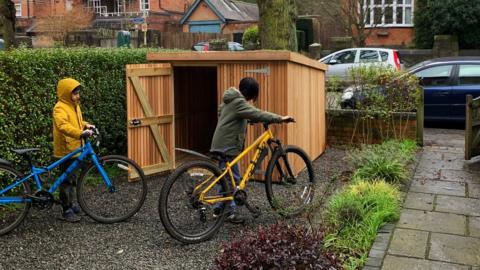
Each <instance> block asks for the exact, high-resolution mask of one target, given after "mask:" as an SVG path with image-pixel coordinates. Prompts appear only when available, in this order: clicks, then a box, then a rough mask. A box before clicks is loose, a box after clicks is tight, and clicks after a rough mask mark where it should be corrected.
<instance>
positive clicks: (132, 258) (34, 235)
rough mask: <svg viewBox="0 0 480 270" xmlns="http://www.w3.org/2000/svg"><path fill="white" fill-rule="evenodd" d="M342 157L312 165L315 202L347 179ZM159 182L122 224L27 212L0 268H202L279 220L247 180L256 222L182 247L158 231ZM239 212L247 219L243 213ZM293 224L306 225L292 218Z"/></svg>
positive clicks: (1, 247)
mask: <svg viewBox="0 0 480 270" xmlns="http://www.w3.org/2000/svg"><path fill="white" fill-rule="evenodd" d="M344 156H345V151H343V150H341V149H336V148H329V149H328V150H327V151H326V153H325V154H324V155H322V156H321V157H320V158H318V159H317V160H316V161H315V162H314V170H315V173H316V176H317V182H318V183H319V184H318V186H317V187H316V194H315V199H316V200H320V199H321V198H322V196H324V194H330V193H331V192H332V191H334V190H336V189H337V188H338V187H339V186H341V185H343V184H344V181H345V180H346V179H347V178H348V177H347V175H348V173H349V167H348V166H346V164H345V162H344V161H343V157H344ZM332 179H335V180H336V181H330V180H332ZM163 181H164V177H157V178H155V179H152V180H150V181H149V182H148V188H149V193H148V195H147V200H146V202H145V204H144V206H143V207H142V209H141V210H140V212H139V213H138V214H137V215H135V216H134V217H132V218H131V219H130V220H128V221H126V222H123V223H118V224H110V225H105V224H99V223H96V222H94V221H93V220H91V219H90V218H88V217H83V219H82V221H81V222H79V223H76V224H70V223H65V222H63V221H61V220H59V219H58V218H59V217H60V212H61V209H60V207H59V206H54V207H53V208H52V209H50V210H48V211H43V212H41V211H38V210H35V209H33V208H32V210H31V211H30V214H29V216H28V217H27V218H26V219H25V221H24V222H23V223H22V224H21V225H20V226H19V227H18V228H17V229H16V230H15V231H13V232H12V233H10V234H8V235H5V236H3V237H1V238H0V269H208V268H209V267H210V266H211V265H212V263H213V259H214V257H215V255H216V252H217V251H218V250H219V248H220V245H221V243H222V242H223V241H226V240H228V238H229V235H231V234H235V233H239V232H240V231H241V230H248V229H253V228H256V227H257V226H258V225H260V224H262V225H268V224H271V223H273V222H275V221H277V220H279V219H281V217H280V216H279V215H277V214H275V213H273V212H272V211H271V210H270V207H269V205H268V202H267V199H266V196H265V188H264V185H263V184H262V183H256V182H251V183H250V185H249V188H248V190H247V193H248V195H249V198H250V203H251V204H253V205H256V206H259V207H260V208H261V210H262V215H261V216H260V217H259V218H257V219H253V218H250V219H248V221H247V222H246V223H245V224H243V225H234V224H229V223H225V225H224V226H223V227H222V228H221V229H220V231H219V233H218V234H217V235H216V236H215V237H214V238H213V239H212V240H210V241H207V242H204V243H200V244H196V245H183V244H181V243H179V242H177V241H176V240H174V239H172V238H171V237H170V236H169V235H168V234H167V233H166V232H165V231H164V229H163V226H162V224H161V222H160V218H159V216H158V211H157V201H158V195H159V193H160V189H161V183H162V182H163ZM329 183H332V184H333V185H332V184H329ZM242 208H243V207H242ZM320 210H321V208H319V209H317V210H316V212H317V213H318V212H320ZM242 211H244V214H246V215H248V216H250V217H251V215H249V214H248V211H247V210H246V209H242ZM318 220H319V218H318V217H317V222H318ZM294 222H297V223H302V222H307V221H306V219H305V218H297V219H295V220H294Z"/></svg>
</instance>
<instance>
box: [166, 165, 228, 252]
mask: <svg viewBox="0 0 480 270" xmlns="http://www.w3.org/2000/svg"><path fill="white" fill-rule="evenodd" d="M220 174H221V171H220V169H219V168H218V167H217V166H216V165H214V164H213V163H211V162H208V161H191V162H187V163H184V164H183V165H181V166H180V167H178V168H177V169H176V170H175V171H174V172H173V173H172V174H170V176H169V177H168V178H167V180H166V182H165V184H164V185H163V187H162V190H161V192H160V197H159V200H158V212H159V215H160V220H161V221H162V224H163V226H164V227H165V230H166V231H167V233H168V234H169V235H170V236H172V237H173V238H175V239H176V240H178V241H180V242H182V243H186V244H193V243H199V242H203V241H205V240H208V239H210V238H212V237H213V236H214V235H215V234H216V233H217V231H218V230H219V229H220V227H221V226H222V224H223V222H224V220H225V213H226V211H225V209H226V203H223V205H222V207H221V212H220V213H218V215H217V216H216V217H215V216H214V215H213V207H214V206H212V205H204V204H200V203H196V201H195V197H194V194H192V193H193V189H194V187H195V186H196V183H198V182H200V183H201V182H204V181H205V180H206V179H209V178H208V177H212V176H214V177H218V176H219V175H220ZM220 185H222V187H223V190H224V191H225V192H226V193H229V191H230V188H229V186H230V185H227V181H226V180H225V179H224V178H222V179H221V180H220ZM177 192H178V193H177ZM209 192H213V193H217V194H215V195H218V194H219V191H218V190H217V188H216V187H214V188H212V189H211V190H210V191H209ZM208 195H212V194H211V193H209V194H208ZM210 210H212V213H210ZM187 211H191V212H187ZM192 213H193V214H192ZM210 214H212V215H210ZM209 217H211V218H212V220H211V224H206V223H207V222H208V221H209V220H208V219H209ZM202 218H204V219H205V220H204V221H203V220H202ZM206 225H207V226H206ZM193 230H197V231H193Z"/></svg>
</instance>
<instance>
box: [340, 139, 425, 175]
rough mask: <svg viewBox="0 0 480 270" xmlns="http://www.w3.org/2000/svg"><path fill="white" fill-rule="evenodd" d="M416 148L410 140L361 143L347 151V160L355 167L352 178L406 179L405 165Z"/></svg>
mask: <svg viewBox="0 0 480 270" xmlns="http://www.w3.org/2000/svg"><path fill="white" fill-rule="evenodd" d="M416 149H417V146H416V143H415V142H414V141H412V140H403V141H395V140H389V141H386V142H384V143H382V144H378V145H362V148H361V149H355V150H352V151H350V152H349V153H348V156H347V158H348V160H349V161H350V162H351V163H352V165H353V166H354V167H355V168H356V169H357V170H356V171H355V173H354V179H383V180H385V181H387V182H392V183H396V182H401V181H404V180H406V179H407V177H408V174H407V168H406V167H407V165H408V164H409V163H410V162H411V161H413V159H414V154H415V151H416Z"/></svg>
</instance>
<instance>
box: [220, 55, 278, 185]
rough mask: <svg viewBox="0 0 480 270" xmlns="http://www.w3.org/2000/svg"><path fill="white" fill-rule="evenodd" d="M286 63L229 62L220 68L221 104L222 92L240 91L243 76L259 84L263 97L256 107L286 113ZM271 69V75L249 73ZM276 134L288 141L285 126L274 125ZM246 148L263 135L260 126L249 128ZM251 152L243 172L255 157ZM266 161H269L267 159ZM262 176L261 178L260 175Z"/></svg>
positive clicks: (245, 161)
mask: <svg viewBox="0 0 480 270" xmlns="http://www.w3.org/2000/svg"><path fill="white" fill-rule="evenodd" d="M286 63H287V62H286V61H281V62H280V61H275V62H268V61H264V62H261V61H259V62H251V63H228V64H219V65H218V77H217V80H218V102H219V104H220V103H221V102H222V98H223V93H224V91H225V90H226V89H228V88H229V87H231V86H235V87H236V88H237V89H238V85H239V82H240V80H241V79H242V78H244V77H253V78H255V79H256V80H257V81H258V83H259V85H260V95H259V98H258V99H257V101H256V102H255V104H254V105H255V106H256V107H258V108H260V109H262V110H267V111H270V112H273V113H276V114H280V115H285V114H287V101H286V99H287V93H286V90H287V73H286V72H287V65H286ZM266 68H269V69H270V74H262V73H254V72H249V71H252V70H264V69H266ZM271 128H272V131H273V134H274V135H275V136H276V137H277V138H279V139H281V140H282V141H285V140H286V139H287V127H286V125H272V126H271ZM247 129H248V131H247V136H246V140H245V145H246V146H247V145H249V144H251V143H252V142H253V141H254V140H255V139H256V138H257V137H258V136H260V135H261V134H262V133H263V127H262V126H261V125H255V126H248V127H247ZM252 155H253V153H251V154H250V155H249V156H248V157H247V158H246V159H244V160H243V161H242V163H241V169H242V171H244V169H245V168H246V165H247V164H248V160H249V159H251V158H252ZM265 160H268V158H266V159H265ZM262 167H263V168H262V169H263V170H264V169H265V167H266V162H265V161H264V162H263V166H262ZM260 176H261V175H260Z"/></svg>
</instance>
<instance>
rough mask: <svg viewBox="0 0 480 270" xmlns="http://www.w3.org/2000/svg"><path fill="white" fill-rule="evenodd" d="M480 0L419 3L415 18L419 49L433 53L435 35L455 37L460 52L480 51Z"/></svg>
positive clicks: (424, 1) (422, 0) (421, 1)
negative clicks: (462, 50)
mask: <svg viewBox="0 0 480 270" xmlns="http://www.w3.org/2000/svg"><path fill="white" fill-rule="evenodd" d="M479 14H480V0H469V1H465V0H435V1H431V0H418V1H416V10H415V16H414V25H415V39H416V45H417V47H418V48H424V49H430V48H432V46H433V37H434V35H456V36H457V37H458V42H459V46H460V48H461V49H478V48H480V28H479V27H478V25H480V16H479Z"/></svg>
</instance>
